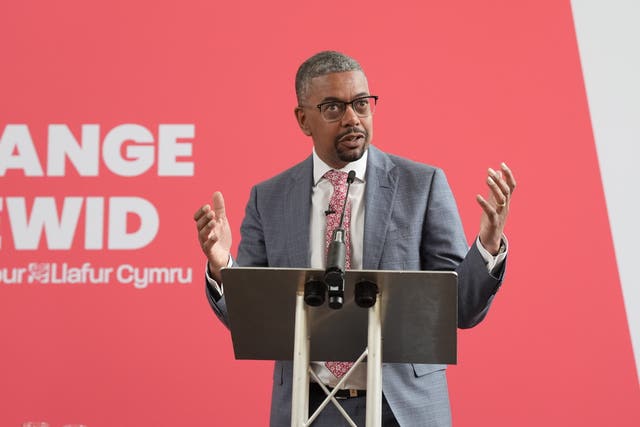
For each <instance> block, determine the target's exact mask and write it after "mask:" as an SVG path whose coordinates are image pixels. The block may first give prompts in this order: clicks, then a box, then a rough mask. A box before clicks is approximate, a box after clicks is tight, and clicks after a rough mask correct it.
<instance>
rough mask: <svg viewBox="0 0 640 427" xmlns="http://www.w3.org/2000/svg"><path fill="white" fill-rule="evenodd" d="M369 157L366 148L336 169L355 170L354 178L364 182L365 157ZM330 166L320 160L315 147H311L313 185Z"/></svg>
mask: <svg viewBox="0 0 640 427" xmlns="http://www.w3.org/2000/svg"><path fill="white" fill-rule="evenodd" d="M368 157H369V149H368V148H367V149H366V150H365V152H364V154H363V155H362V157H360V158H359V159H358V160H356V161H355V162H351V163H349V164H348V165H347V166H345V167H343V168H342V169H336V170H338V171H342V172H347V173H348V172H349V171H355V173H356V180H357V181H360V182H364V177H365V173H366V172H367V158H368ZM331 169H334V168H332V167H331V166H329V165H328V164H326V163H325V162H323V161H322V159H321V158H320V157H319V156H318V153H316V149H315V148H314V149H313V185H314V186H315V185H317V184H318V182H320V180H321V179H322V177H323V176H324V174H325V173H327V172H329V171H330V170H331Z"/></svg>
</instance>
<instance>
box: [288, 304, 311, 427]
mask: <svg viewBox="0 0 640 427" xmlns="http://www.w3.org/2000/svg"><path fill="white" fill-rule="evenodd" d="M295 317H296V319H295V320H296V324H295V329H294V334H295V336H294V344H293V392H292V396H291V427H298V426H302V425H304V424H305V422H306V421H307V418H308V417H309V333H308V315H307V305H306V304H305V302H304V292H298V293H296V316H295Z"/></svg>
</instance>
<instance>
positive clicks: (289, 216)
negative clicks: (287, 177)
mask: <svg viewBox="0 0 640 427" xmlns="http://www.w3.org/2000/svg"><path fill="white" fill-rule="evenodd" d="M312 185H313V160H312V158H311V157H309V158H307V159H306V160H305V161H304V162H302V163H301V164H300V167H298V168H296V169H295V170H294V171H293V173H292V174H291V181H290V186H289V187H288V188H285V189H283V191H285V192H286V194H285V205H284V208H285V212H284V215H283V218H286V220H285V221H286V222H285V223H283V224H282V225H283V227H284V233H283V235H285V236H286V243H287V249H288V250H287V252H288V254H289V264H290V265H289V266H290V267H292V268H304V267H308V266H309V264H310V259H309V218H310V215H311V186H312Z"/></svg>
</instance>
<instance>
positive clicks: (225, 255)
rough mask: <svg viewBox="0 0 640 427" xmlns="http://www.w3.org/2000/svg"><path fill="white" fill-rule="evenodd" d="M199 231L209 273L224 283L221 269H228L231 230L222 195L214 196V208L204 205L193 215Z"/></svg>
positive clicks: (218, 193) (199, 239)
mask: <svg viewBox="0 0 640 427" xmlns="http://www.w3.org/2000/svg"><path fill="white" fill-rule="evenodd" d="M193 219H194V221H195V222H196V228H197V229H198V241H199V243H200V248H201V249H202V252H203V253H204V254H205V256H206V257H207V260H208V262H209V272H210V273H211V275H212V278H213V279H215V280H216V281H217V282H218V283H221V282H222V277H221V276H220V269H222V268H223V267H226V266H227V264H228V263H229V257H230V255H231V253H230V251H231V241H232V236H231V228H230V227H229V221H228V220H227V215H226V211H225V208H224V198H223V197H222V193H221V192H219V191H217V192H215V193H214V194H213V208H212V207H211V205H204V206H202V207H201V208H200V209H198V210H197V211H196V213H195V214H193Z"/></svg>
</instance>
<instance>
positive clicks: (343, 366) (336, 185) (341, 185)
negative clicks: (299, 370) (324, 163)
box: [324, 170, 353, 378]
mask: <svg viewBox="0 0 640 427" xmlns="http://www.w3.org/2000/svg"><path fill="white" fill-rule="evenodd" d="M324 177H325V178H326V179H328V180H329V181H330V182H331V184H332V185H333V194H332V195H331V200H329V211H332V212H333V213H330V214H328V215H327V230H326V232H325V247H324V251H325V256H326V253H327V251H328V249H329V244H330V243H331V240H332V239H333V232H334V231H335V229H336V228H338V225H339V224H340V215H341V214H342V206H344V200H345V198H346V196H347V173H346V172H339V171H336V170H330V171H329V172H327V173H325V174H324ZM350 223H351V202H350V201H347V207H346V208H345V212H344V220H343V222H342V227H343V228H344V230H345V245H346V249H347V250H346V259H345V263H344V265H345V268H346V269H348V268H351V233H350V231H349V224H350ZM324 364H325V366H326V367H327V369H329V371H331V373H332V374H333V375H335V377H336V378H341V377H342V376H344V374H346V373H347V371H348V370H349V368H351V366H353V363H351V362H325V363H324Z"/></svg>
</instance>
